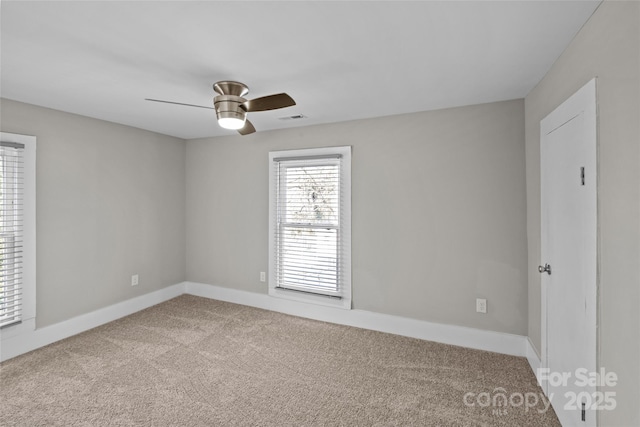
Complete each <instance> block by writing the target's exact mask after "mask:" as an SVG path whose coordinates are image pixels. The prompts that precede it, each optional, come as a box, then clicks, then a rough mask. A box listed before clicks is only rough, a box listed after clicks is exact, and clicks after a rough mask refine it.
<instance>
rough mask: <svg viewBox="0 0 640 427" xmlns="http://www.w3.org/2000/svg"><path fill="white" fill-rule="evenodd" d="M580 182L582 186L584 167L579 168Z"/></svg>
mask: <svg viewBox="0 0 640 427" xmlns="http://www.w3.org/2000/svg"><path fill="white" fill-rule="evenodd" d="M580 181H582V185H584V166H582V167H580Z"/></svg>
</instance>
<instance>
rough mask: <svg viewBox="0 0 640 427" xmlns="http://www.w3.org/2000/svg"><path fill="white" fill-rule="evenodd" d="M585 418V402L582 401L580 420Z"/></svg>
mask: <svg viewBox="0 0 640 427" xmlns="http://www.w3.org/2000/svg"><path fill="white" fill-rule="evenodd" d="M586 420H587V414H586V411H585V404H584V402H582V421H586Z"/></svg>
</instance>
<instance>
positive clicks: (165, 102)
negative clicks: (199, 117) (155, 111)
mask: <svg viewBox="0 0 640 427" xmlns="http://www.w3.org/2000/svg"><path fill="white" fill-rule="evenodd" d="M144 100H145V101H153V102H162V103H164V104H175V105H184V106H186V107H198V108H206V109H208V110H215V108H214V107H205V106H203V105H194V104H185V103H182V102H173V101H163V100H162V99H151V98H145V99H144Z"/></svg>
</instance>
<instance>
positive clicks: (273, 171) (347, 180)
mask: <svg viewBox="0 0 640 427" xmlns="http://www.w3.org/2000/svg"><path fill="white" fill-rule="evenodd" d="M324 156H326V157H330V156H341V161H340V162H339V165H340V183H339V186H340V192H341V194H340V200H341V206H340V217H339V221H338V223H339V226H338V245H339V247H340V250H339V255H338V266H337V268H338V271H339V272H340V273H339V275H338V283H339V289H340V291H341V292H340V297H335V296H329V295H323V294H316V293H310V292H303V291H299V290H295V289H284V288H279V287H278V281H277V270H278V269H277V265H276V263H277V262H278V256H277V253H276V246H277V245H276V243H277V242H276V239H277V238H278V233H277V232H276V231H277V228H278V220H277V215H278V212H277V209H278V200H277V199H278V186H279V185H280V182H279V181H278V174H277V167H278V164H277V163H278V162H276V161H275V159H279V160H282V161H286V162H291V163H290V165H291V166H294V165H295V162H296V161H298V160H301V161H304V160H305V159H309V160H312V159H313V158H318V157H324ZM287 159H290V160H287ZM269 295H270V296H273V297H277V298H284V299H288V300H293V301H298V302H305V303H313V304H318V305H324V306H330V307H337V308H343V309H351V147H350V146H341V147H323V148H309V149H296V150H282V151H272V152H269Z"/></svg>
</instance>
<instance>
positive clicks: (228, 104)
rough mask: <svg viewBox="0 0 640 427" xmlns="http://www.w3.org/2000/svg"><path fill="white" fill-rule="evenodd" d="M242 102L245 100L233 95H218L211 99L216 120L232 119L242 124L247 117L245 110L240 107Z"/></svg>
mask: <svg viewBox="0 0 640 427" xmlns="http://www.w3.org/2000/svg"><path fill="white" fill-rule="evenodd" d="M244 102H246V99H244V98H242V97H241V96H235V95H219V96H216V97H215V98H213V105H214V107H215V108H216V116H217V117H218V120H220V119H230V118H233V119H239V120H242V121H243V122H244V121H245V119H246V117H247V110H245V109H244V107H243V106H242V104H243V103H244Z"/></svg>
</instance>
